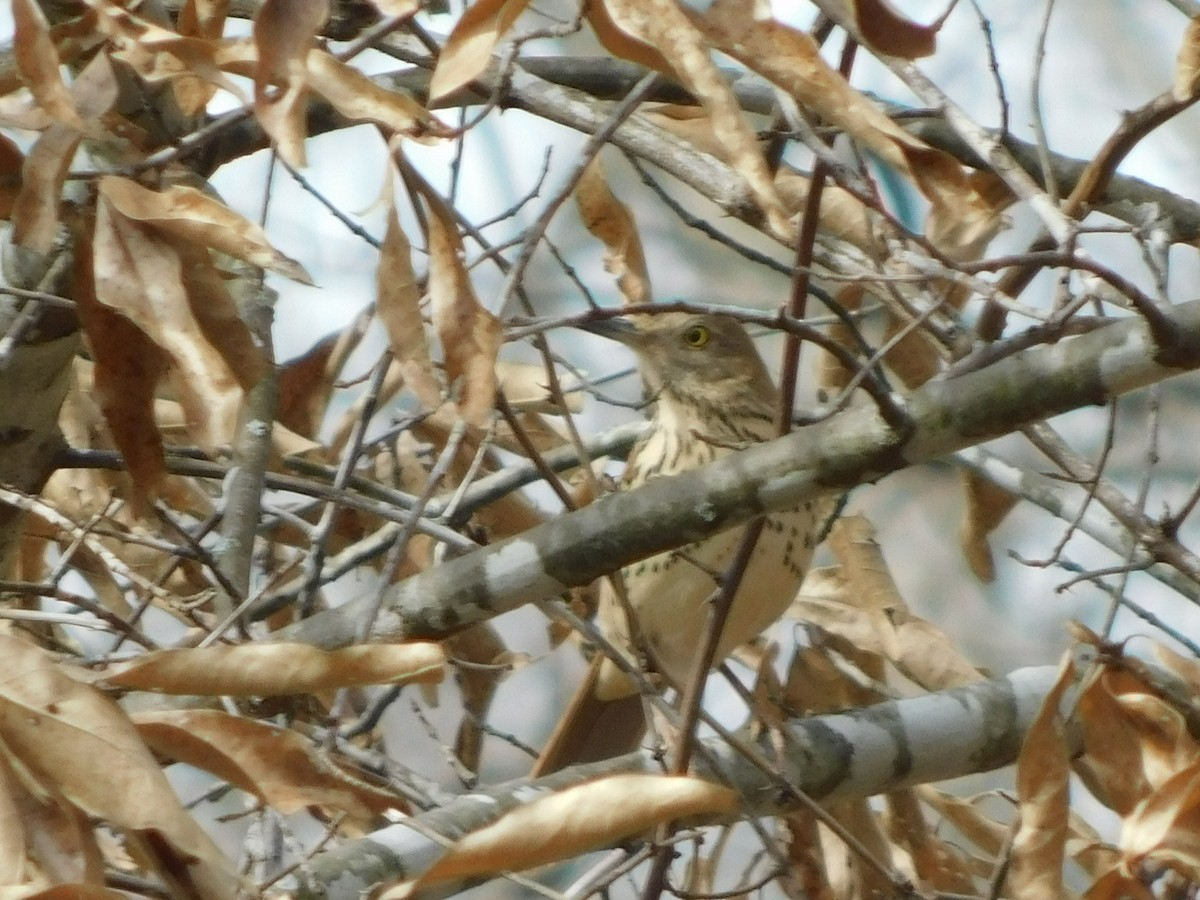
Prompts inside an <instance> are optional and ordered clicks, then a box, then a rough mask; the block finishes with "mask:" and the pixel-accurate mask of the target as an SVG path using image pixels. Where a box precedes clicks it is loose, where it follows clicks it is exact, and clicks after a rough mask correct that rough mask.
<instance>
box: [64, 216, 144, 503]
mask: <svg viewBox="0 0 1200 900" xmlns="http://www.w3.org/2000/svg"><path fill="white" fill-rule="evenodd" d="M75 239H76V246H75V267H74V269H73V271H72V276H73V277H72V293H71V296H72V298H73V299H74V300H75V306H76V309H77V310H78V313H79V319H80V323H81V324H82V326H83V331H84V333H85V334H86V335H87V340H88V345H89V346H90V347H91V350H92V357H93V359H94V360H95V363H96V365H95V368H94V372H93V377H94V380H95V386H96V389H95V397H96V399H97V401H98V402H99V406H100V409H101V411H102V412H103V413H104V419H105V421H106V422H107V423H108V430H109V432H110V433H111V434H112V438H113V441H114V442H115V443H116V445H117V449H119V450H120V451H121V456H122V457H123V458H124V461H125V468H126V470H127V471H128V472H129V476H130V478H131V479H132V482H133V486H134V490H135V496H134V501H135V503H136V504H140V503H141V501H142V500H144V499H145V498H147V497H151V496H153V495H154V494H156V493H157V492H158V490H159V489H160V487H161V485H162V482H163V479H164V478H165V476H166V464H165V462H164V461H163V447H162V435H161V434H160V433H159V430H158V426H157V425H156V424H155V421H154V394H155V389H156V388H157V386H158V382H159V380H160V379H161V378H162V376H163V375H164V374H165V372H166V370H167V357H166V355H165V354H164V353H163V351H162V350H160V349H159V348H158V347H157V346H156V345H155V344H154V342H153V341H151V340H150V338H149V337H147V336H146V334H145V332H143V331H142V330H141V329H140V328H138V327H137V326H136V325H134V324H133V322H131V321H130V320H129V319H128V318H126V317H125V316H123V315H121V314H120V313H118V312H116V311H115V310H113V309H111V308H110V307H108V306H105V305H104V304H103V303H101V302H100V301H99V300H98V299H97V297H96V285H95V278H94V275H93V272H92V260H93V258H94V250H93V246H92V245H93V232H92V231H89V230H87V229H84V228H81V229H79V230H78V232H77V233H76V235H75Z"/></svg>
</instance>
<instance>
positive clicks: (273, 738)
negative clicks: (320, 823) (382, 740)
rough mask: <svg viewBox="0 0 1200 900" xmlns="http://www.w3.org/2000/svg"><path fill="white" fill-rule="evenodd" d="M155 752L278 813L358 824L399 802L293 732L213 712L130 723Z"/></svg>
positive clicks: (169, 713)
mask: <svg viewBox="0 0 1200 900" xmlns="http://www.w3.org/2000/svg"><path fill="white" fill-rule="evenodd" d="M131 718H132V719H133V723H134V725H136V726H137V730H138V734H140V735H141V736H142V738H143V739H144V740H145V741H146V743H147V745H148V746H149V747H150V749H151V750H153V751H154V752H155V753H157V754H159V755H161V756H165V757H167V758H168V759H173V760H175V761H177V762H182V763H187V764H188V765H191V766H195V767H197V768H199V769H203V770H205V771H206V772H211V773H212V774H213V775H216V776H217V777H218V778H220V779H222V780H223V781H227V782H228V783H229V784H232V785H234V786H236V787H238V788H240V789H241V790H243V791H246V792H247V793H250V794H253V795H254V796H256V797H259V798H260V799H261V800H262V801H263V802H264V803H267V804H269V805H270V806H272V807H274V808H275V809H277V810H279V811H280V812H283V813H293V812H298V811H299V810H302V809H304V808H305V807H309V806H325V807H329V808H330V809H334V810H337V811H338V812H344V813H346V814H347V815H349V816H351V817H352V818H353V819H354V820H355V821H357V822H358V823H359V824H360V825H363V826H366V825H367V824H369V823H370V821H371V820H372V818H373V817H374V816H375V815H377V814H379V813H381V812H383V811H384V810H387V809H399V810H405V809H407V804H406V803H405V802H404V800H403V799H402V798H400V797H397V796H396V795H394V794H391V793H389V792H388V791H385V790H383V789H382V788H376V787H373V786H371V785H370V784H368V783H366V782H365V781H363V780H362V778H361V776H360V777H355V776H353V775H350V774H347V773H345V772H343V771H342V770H341V769H339V768H338V767H337V766H336V765H335V764H334V763H333V761H332V760H331V759H330V758H329V756H328V754H327V753H326V752H325V751H324V750H322V748H320V747H319V746H317V745H316V744H314V743H313V742H312V741H311V740H308V739H306V738H304V737H302V736H301V735H299V734H297V733H296V732H295V731H291V730H289V729H286V728H280V727H278V726H275V725H270V724H267V723H265V722H257V721H255V720H253V719H247V718H244V717H241V716H232V715H229V714H228V713H225V712H220V711H218V710H208V709H197V710H154V711H151V712H141V713H135V714H134V715H133V716H132V717H131Z"/></svg>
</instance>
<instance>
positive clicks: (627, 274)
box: [575, 157, 651, 303]
mask: <svg viewBox="0 0 1200 900" xmlns="http://www.w3.org/2000/svg"><path fill="white" fill-rule="evenodd" d="M575 204H576V206H578V207H579V216H580V218H581V219H583V224H584V226H586V228H587V230H588V231H590V232H591V233H592V234H593V235H595V236H596V237H598V238H599V239H600V240H601V241H603V242H604V246H605V247H606V248H608V249H607V252H606V253H605V254H604V268H605V269H607V270H608V271H609V272H610V273H612V274H613V275H615V276H617V287H619V288H620V289H621V296H622V297H624V298H625V302H626V303H648V302H650V299H651V294H650V273H649V272H648V271H647V269H646V255H645V253H644V252H643V250H642V239H641V238H640V237H639V236H638V232H637V225H636V224H634V221H633V215H632V214H631V213H630V212H629V207H627V206H626V205H625V204H624V203H622V202H621V201H620V200H618V199H617V198H616V197H615V196H614V195H613V192H612V190H611V189H610V188H609V186H608V182H607V180H606V179H605V177H604V166H603V165H602V164H601V162H600V158H599V157H595V158H593V159H592V161H591V162H590V163H588V165H587V168H586V169H584V170H583V176H582V177H581V178H580V180H579V186H578V187H577V188H576V189H575Z"/></svg>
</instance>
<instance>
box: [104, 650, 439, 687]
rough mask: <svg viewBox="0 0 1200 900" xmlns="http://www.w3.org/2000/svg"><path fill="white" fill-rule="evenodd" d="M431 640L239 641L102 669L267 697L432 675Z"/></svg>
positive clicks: (142, 683)
mask: <svg viewBox="0 0 1200 900" xmlns="http://www.w3.org/2000/svg"><path fill="white" fill-rule="evenodd" d="M444 664H445V654H444V653H443V651H442V649H441V647H440V646H439V645H438V644H432V643H410V644H365V645H361V646H355V647H346V648H343V649H341V650H329V651H326V650H320V649H318V648H316V647H313V646H310V645H308V644H246V645H242V646H236V647H224V646H223V647H203V648H194V649H180V650H158V651H155V652H153V653H147V654H145V655H143V656H139V657H138V658H136V659H134V660H132V661H130V662H128V663H123V664H121V665H119V666H117V667H115V668H114V669H111V670H109V671H106V672H104V673H103V675H102V676H101V677H102V678H103V679H104V681H105V682H106V683H107V684H111V685H114V686H116V687H125V688H134V689H136V690H141V691H157V692H159V693H163V694H201V695H204V696H214V695H222V694H224V695H228V696H231V697H251V696H258V697H271V696H276V695H280V694H285V695H286V694H311V693H313V692H315V691H325V690H333V689H336V688H343V687H356V686H360V685H367V684H406V683H410V682H437V681H440V680H441V679H442V676H443V666H444Z"/></svg>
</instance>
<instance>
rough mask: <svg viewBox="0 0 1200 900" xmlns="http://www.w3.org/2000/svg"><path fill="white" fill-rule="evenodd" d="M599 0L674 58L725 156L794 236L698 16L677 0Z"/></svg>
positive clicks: (784, 232) (775, 224) (786, 234)
mask: <svg viewBox="0 0 1200 900" xmlns="http://www.w3.org/2000/svg"><path fill="white" fill-rule="evenodd" d="M596 2H604V3H605V6H606V7H607V10H608V12H609V14H610V15H611V16H612V18H613V21H614V22H615V23H616V24H617V25H618V26H619V27H620V28H623V29H624V30H626V31H628V32H629V33H630V34H632V35H633V36H634V37H636V38H638V39H640V40H643V41H645V42H646V43H648V44H652V45H653V46H654V47H656V48H657V49H658V51H659V52H660V53H661V54H662V55H663V56H664V57H665V58H666V59H669V60H670V61H671V66H672V68H673V69H674V70H675V72H676V74H677V76H678V78H679V79H680V81H681V82H682V83H683V85H684V87H686V88H687V89H688V90H689V91H691V92H692V93H693V94H695V95H696V97H697V98H698V99H699V100H700V103H701V105H702V106H703V107H704V108H705V110H707V112H708V114H709V116H711V118H712V128H713V133H714V135H716V138H717V140H718V141H719V142H720V145H721V147H722V149H723V151H724V153H723V154H722V155H723V156H724V158H725V160H726V161H727V162H728V163H729V164H730V165H732V166H733V167H734V168H735V169H736V170H737V171H738V173H739V174H740V175H741V176H742V178H744V179H745V180H746V185H747V187H748V188H749V189H750V193H751V195H752V196H753V197H754V199H755V201H756V202H757V203H758V205H759V206H760V207H761V208H762V210H763V212H764V213H765V214H766V217H767V224H768V225H769V226H770V228H771V230H772V231H773V232H774V233H775V234H776V236H777V237H781V238H784V239H790V238H791V235H792V230H793V229H792V227H791V225H790V224H789V222H788V216H787V213H786V211H785V210H784V208H783V203H782V202H781V200H780V199H779V194H778V193H777V192H776V190H775V183H774V177H773V176H772V174H771V171H770V170H769V169H768V167H767V163H766V160H765V159H764V158H763V155H762V152H761V151H760V150H759V147H758V138H757V136H756V135H755V133H754V130H753V129H752V128H751V127H750V126H749V124H747V122H746V120H745V118H744V116H743V114H742V110H741V106H740V105H739V103H738V100H737V97H736V95H735V94H734V92H733V89H732V88H731V87H730V86H729V82H728V81H726V80H725V77H724V75H722V73H721V71H720V69H718V68H717V65H716V63H714V62H713V60H712V57H711V56H710V55H709V46H708V42H707V41H706V40H705V35H703V34H702V33H701V32H700V30H699V29H697V27H696V25H695V24H693V17H690V16H689V14H688V13H686V12H685V11H684V10H683V9H682V8H681V7H680V6H679V5H678V4H677V3H676V2H675V0H596ZM738 5H739V7H740V6H741V4H740V3H739V4H738ZM742 14H743V15H744V10H743V11H742Z"/></svg>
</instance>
